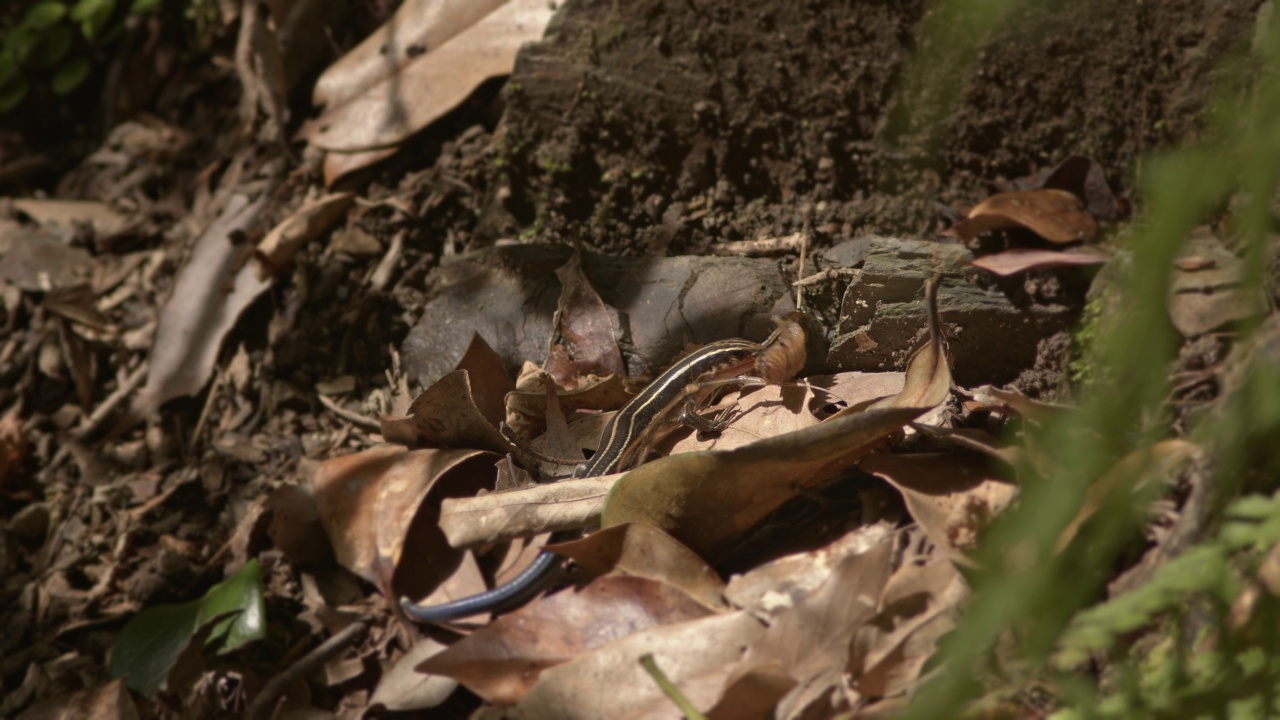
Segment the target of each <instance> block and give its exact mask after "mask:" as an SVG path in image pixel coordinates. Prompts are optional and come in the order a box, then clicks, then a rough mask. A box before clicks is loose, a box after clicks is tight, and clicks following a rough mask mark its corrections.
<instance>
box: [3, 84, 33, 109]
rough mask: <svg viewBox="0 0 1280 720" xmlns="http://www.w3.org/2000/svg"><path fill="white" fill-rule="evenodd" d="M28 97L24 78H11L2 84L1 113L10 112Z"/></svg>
mask: <svg viewBox="0 0 1280 720" xmlns="http://www.w3.org/2000/svg"><path fill="white" fill-rule="evenodd" d="M26 96H27V81H26V80H25V79H23V78H22V77H16V76H15V77H13V78H10V80H9V81H8V82H5V83H2V84H0V113H3V112H9V111H10V110H12V109H14V108H15V107H17V106H18V105H19V103H21V102H22V99H23V98H25V97H26Z"/></svg>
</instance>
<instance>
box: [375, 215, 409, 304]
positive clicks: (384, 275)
mask: <svg viewBox="0 0 1280 720" xmlns="http://www.w3.org/2000/svg"><path fill="white" fill-rule="evenodd" d="M407 234H408V233H407V231H405V230H401V231H400V232H398V233H396V234H395V236H394V237H392V238H391V247H389V248H387V252H386V254H385V255H383V256H382V260H381V261H379V262H378V267H377V268H376V269H374V271H373V273H372V274H370V275H369V287H371V288H373V290H374V292H382V290H383V289H384V288H386V287H387V283H389V282H391V273H393V272H395V271H396V266H397V265H399V264H400V257H401V256H402V255H404V236H405V235H407Z"/></svg>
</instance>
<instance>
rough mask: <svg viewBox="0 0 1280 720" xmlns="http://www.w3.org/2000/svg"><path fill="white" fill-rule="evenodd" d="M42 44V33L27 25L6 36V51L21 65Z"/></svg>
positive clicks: (13, 30)
mask: <svg viewBox="0 0 1280 720" xmlns="http://www.w3.org/2000/svg"><path fill="white" fill-rule="evenodd" d="M39 43H40V32H39V31H38V30H36V29H35V28H32V27H30V26H27V25H19V26H18V27H16V28H14V29H12V30H10V31H9V32H8V34H6V35H5V36H4V51H5V53H7V54H8V55H9V56H10V57H11V58H13V61H14V62H16V63H18V64H19V65H21V64H22V63H24V62H26V60H27V56H28V55H30V54H31V51H32V50H34V49H35V47H36V45H38V44H39Z"/></svg>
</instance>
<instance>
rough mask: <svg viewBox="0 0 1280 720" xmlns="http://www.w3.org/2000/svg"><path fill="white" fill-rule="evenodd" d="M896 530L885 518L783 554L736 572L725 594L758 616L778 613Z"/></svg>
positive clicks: (732, 601) (793, 604)
mask: <svg viewBox="0 0 1280 720" xmlns="http://www.w3.org/2000/svg"><path fill="white" fill-rule="evenodd" d="M895 531H896V530H895V527H894V525H893V523H890V522H887V521H883V520H881V521H879V522H876V523H873V524H870V525H863V526H862V527H859V528H856V529H854V530H851V531H850V532H848V533H846V534H845V535H844V536H843V537H841V538H840V539H838V540H836V541H835V542H833V543H831V544H830V545H826V546H824V547H821V548H818V549H817V550H810V551H808V552H802V553H796V554H793V555H787V556H784V557H780V558H778V559H777V560H772V561H770V562H767V563H765V564H763V565H761V566H759V567H756V568H752V569H751V570H750V571H749V572H746V573H743V574H742V575H735V576H734V577H732V578H730V580H729V586H728V587H727V588H726V589H725V595H726V596H727V597H728V598H729V601H730V602H731V603H733V604H734V605H735V606H736V607H739V608H743V609H745V610H750V611H752V612H754V613H756V614H757V615H759V616H770V615H776V614H778V613H780V612H783V611H786V610H787V609H789V608H792V607H794V606H795V605H796V604H798V603H799V602H800V601H801V600H803V599H804V597H805V596H807V595H809V594H810V593H812V592H814V591H815V590H816V589H817V588H819V587H820V586H821V585H822V584H823V583H824V582H826V581H827V578H829V577H831V573H832V572H833V571H834V570H835V568H836V567H837V566H838V565H839V564H840V563H841V562H842V561H844V559H845V558H847V557H850V556H852V555H862V554H864V553H866V552H868V551H869V550H870V549H871V548H873V547H875V546H877V545H879V544H880V543H882V542H884V541H886V540H887V539H888V538H889V536H891V535H893V534H894V533H895Z"/></svg>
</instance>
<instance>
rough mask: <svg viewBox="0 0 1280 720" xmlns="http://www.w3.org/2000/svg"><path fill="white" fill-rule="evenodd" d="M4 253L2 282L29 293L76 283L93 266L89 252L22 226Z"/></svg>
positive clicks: (0, 270) (0, 269) (0, 268)
mask: <svg viewBox="0 0 1280 720" xmlns="http://www.w3.org/2000/svg"><path fill="white" fill-rule="evenodd" d="M9 240H10V244H9V247H8V249H7V250H6V251H5V252H3V253H0V283H9V284H11V285H13V286H14V287H17V288H21V289H23V290H26V291H28V292H46V291H49V290H52V289H54V288H58V287H66V286H68V285H72V284H74V283H76V282H77V281H78V279H79V277H80V276H81V275H82V274H83V272H84V271H85V270H86V269H87V268H88V266H89V261H90V257H89V253H87V252H85V251H84V250H83V249H81V248H77V247H69V246H68V245H67V244H66V243H64V242H61V241H59V240H56V239H54V238H53V236H51V235H48V234H46V233H41V232H34V231H30V230H26V229H21V230H19V231H17V232H14V233H12V234H11V235H10V236H9Z"/></svg>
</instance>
